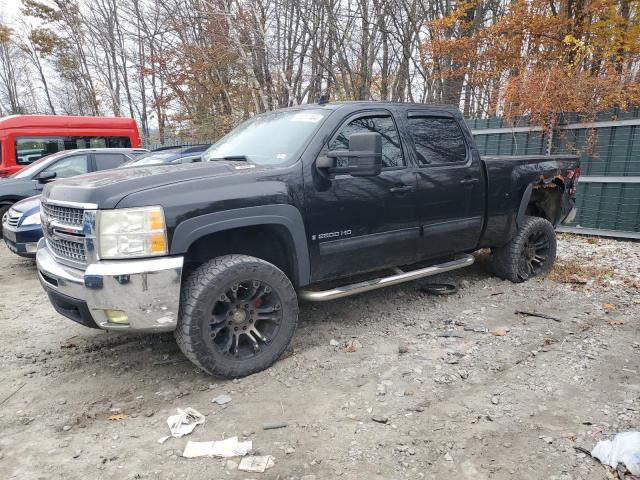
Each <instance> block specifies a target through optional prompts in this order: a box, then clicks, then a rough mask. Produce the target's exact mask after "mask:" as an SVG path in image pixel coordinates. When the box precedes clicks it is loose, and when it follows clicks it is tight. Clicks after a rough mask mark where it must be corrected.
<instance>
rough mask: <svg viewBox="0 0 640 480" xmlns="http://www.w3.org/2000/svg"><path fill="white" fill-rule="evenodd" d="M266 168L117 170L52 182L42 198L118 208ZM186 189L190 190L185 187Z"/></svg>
mask: <svg viewBox="0 0 640 480" xmlns="http://www.w3.org/2000/svg"><path fill="white" fill-rule="evenodd" d="M263 169H264V167H259V166H257V165H254V164H251V163H247V162H232V161H214V162H207V163H189V164H178V165H147V166H141V167H128V168H117V169H114V170H106V171H103V172H98V173H91V174H88V175H79V176H77V177H71V178H68V179H62V180H58V181H56V182H52V183H50V184H48V185H47V186H46V187H45V189H44V191H43V197H44V198H45V199H46V198H51V199H54V200H59V201H65V202H77V203H89V204H95V205H97V206H98V208H103V209H108V208H115V206H116V205H117V204H118V202H119V201H120V200H122V198H124V197H125V196H127V195H129V194H132V193H135V192H139V191H142V190H147V189H150V188H156V187H160V186H163V185H170V184H175V183H188V182H190V181H194V180H199V179H207V178H211V179H214V178H218V177H229V176H236V175H244V174H249V173H255V172H256V171H260V170H263ZM184 188H189V187H188V186H186V185H185V187H184Z"/></svg>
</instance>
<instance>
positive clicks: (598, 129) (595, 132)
mask: <svg viewBox="0 0 640 480" xmlns="http://www.w3.org/2000/svg"><path fill="white" fill-rule="evenodd" d="M468 123H469V126H470V127H471V129H472V131H473V134H474V137H475V139H476V142H477V144H478V148H479V149H480V153H481V154H483V155H532V154H538V155H543V154H550V153H551V154H553V153H575V152H589V153H582V154H581V159H580V160H581V166H582V177H581V179H580V183H579V184H578V193H577V202H576V206H577V208H578V215H577V216H576V218H575V220H574V222H573V223H572V224H571V225H569V226H563V227H561V228H560V230H564V231H571V232H576V233H585V234H594V235H604V236H613V237H623V238H640V108H633V109H630V110H628V111H624V112H622V111H617V110H611V111H607V112H602V113H600V114H598V116H597V118H596V119H595V121H593V120H592V121H589V122H587V121H584V118H581V117H580V116H578V115H573V114H572V115H565V116H564V117H563V118H562V120H561V121H560V122H559V124H558V127H557V129H555V130H554V132H553V133H552V134H546V133H544V132H543V131H542V129H540V128H539V127H537V126H532V125H529V123H528V121H527V119H521V120H520V121H518V122H516V125H515V126H513V127H511V126H508V125H507V124H506V123H505V121H504V120H503V119H501V118H487V119H470V120H468Z"/></svg>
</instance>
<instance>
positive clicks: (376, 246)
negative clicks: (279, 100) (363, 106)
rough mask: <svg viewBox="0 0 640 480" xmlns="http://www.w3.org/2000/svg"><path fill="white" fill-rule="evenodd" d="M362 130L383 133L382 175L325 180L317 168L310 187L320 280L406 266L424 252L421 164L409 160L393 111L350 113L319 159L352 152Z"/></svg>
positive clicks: (309, 213) (310, 216) (313, 254)
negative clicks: (418, 193)
mask: <svg viewBox="0 0 640 480" xmlns="http://www.w3.org/2000/svg"><path fill="white" fill-rule="evenodd" d="M362 132H377V133H380V135H381V136H382V152H383V153H382V156H383V168H382V172H381V173H380V175H377V176H369V177H355V176H350V175H340V174H339V175H335V177H333V178H331V179H321V178H319V177H318V175H317V171H315V170H314V175H315V180H314V181H313V182H311V184H310V185H306V186H305V187H306V189H305V203H306V206H307V208H306V210H307V221H308V229H309V234H310V235H309V236H310V246H311V248H310V253H311V260H312V262H311V264H312V279H313V280H314V281H317V280H322V279H325V278H336V277H340V276H348V275H352V274H355V273H358V272H364V271H370V270H375V269H378V268H381V267H387V266H391V265H401V264H404V263H409V262H410V261H412V260H414V259H415V258H416V256H417V255H419V247H420V230H419V226H418V224H417V221H416V220H417V217H416V208H415V180H416V173H415V170H416V168H415V167H414V166H411V165H410V164H409V162H408V161H407V151H406V148H405V147H404V145H403V143H402V142H401V140H400V134H399V132H398V128H397V126H396V119H395V118H394V116H393V115H392V113H391V112H390V111H388V110H382V109H380V110H378V109H376V110H367V111H364V112H363V111H360V112H358V113H355V114H352V115H349V116H347V117H346V118H345V119H344V120H343V121H342V122H341V123H340V125H339V127H338V128H337V129H336V130H335V131H334V133H332V134H331V136H330V137H329V138H328V140H327V142H326V144H325V147H324V148H323V150H322V151H321V152H320V155H319V157H322V156H323V155H324V154H326V153H327V152H328V151H329V150H348V148H349V137H350V136H351V135H352V134H354V133H362ZM339 161H340V159H338V162H339ZM312 168H314V169H315V163H314V165H313V167H312Z"/></svg>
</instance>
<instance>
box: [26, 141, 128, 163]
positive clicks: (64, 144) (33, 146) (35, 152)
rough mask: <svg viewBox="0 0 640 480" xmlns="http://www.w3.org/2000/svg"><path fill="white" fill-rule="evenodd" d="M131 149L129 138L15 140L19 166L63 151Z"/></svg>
mask: <svg viewBox="0 0 640 480" xmlns="http://www.w3.org/2000/svg"><path fill="white" fill-rule="evenodd" d="M130 147H131V140H130V139H129V137H18V138H16V140H15V151H16V163H17V164H18V165H29V164H30V163H33V162H35V161H36V160H39V159H40V158H42V157H46V156H47V155H51V154H52V153H56V152H60V151H62V150H76V149H78V148H130Z"/></svg>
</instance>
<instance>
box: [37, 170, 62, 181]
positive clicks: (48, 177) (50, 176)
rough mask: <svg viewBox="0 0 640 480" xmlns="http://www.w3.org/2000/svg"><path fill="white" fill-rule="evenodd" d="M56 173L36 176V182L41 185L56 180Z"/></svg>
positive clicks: (42, 173)
mask: <svg viewBox="0 0 640 480" xmlns="http://www.w3.org/2000/svg"><path fill="white" fill-rule="evenodd" d="M56 175H57V173H56V172H41V173H39V174H38V175H37V176H36V178H35V179H36V180H37V181H38V182H40V183H48V182H50V181H52V180H54V179H55V178H56Z"/></svg>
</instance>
